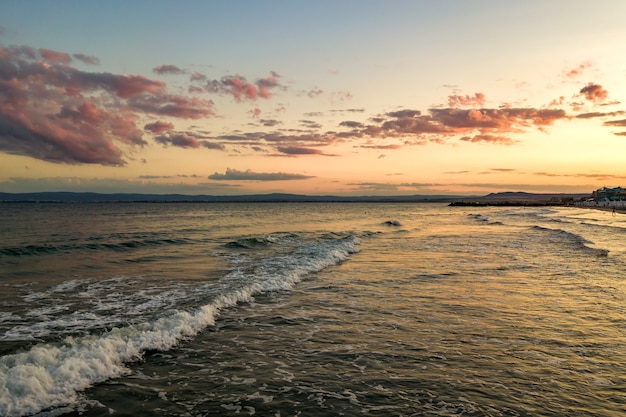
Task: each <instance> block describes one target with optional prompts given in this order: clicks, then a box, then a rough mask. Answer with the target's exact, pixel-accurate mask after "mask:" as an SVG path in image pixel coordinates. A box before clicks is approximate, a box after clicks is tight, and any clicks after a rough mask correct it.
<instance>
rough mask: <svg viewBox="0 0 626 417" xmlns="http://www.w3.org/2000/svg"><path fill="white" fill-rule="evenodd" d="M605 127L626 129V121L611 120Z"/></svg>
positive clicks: (605, 123)
mask: <svg viewBox="0 0 626 417" xmlns="http://www.w3.org/2000/svg"><path fill="white" fill-rule="evenodd" d="M604 125H605V126H624V127H626V119H622V120H611V121H608V122H604Z"/></svg>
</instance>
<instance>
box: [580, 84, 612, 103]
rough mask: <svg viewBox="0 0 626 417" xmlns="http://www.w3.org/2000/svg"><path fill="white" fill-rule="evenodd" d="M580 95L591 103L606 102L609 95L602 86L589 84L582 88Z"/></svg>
mask: <svg viewBox="0 0 626 417" xmlns="http://www.w3.org/2000/svg"><path fill="white" fill-rule="evenodd" d="M580 94H582V95H584V96H585V98H586V99H587V100H589V101H604V100H605V99H606V98H607V96H608V94H609V93H608V92H607V91H606V90H605V89H604V88H602V86H601V85H599V84H594V83H589V84H587V85H586V86H584V87H583V88H581V90H580Z"/></svg>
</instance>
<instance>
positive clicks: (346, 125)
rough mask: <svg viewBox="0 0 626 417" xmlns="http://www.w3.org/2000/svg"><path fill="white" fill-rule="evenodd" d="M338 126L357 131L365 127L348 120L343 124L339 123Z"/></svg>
mask: <svg viewBox="0 0 626 417" xmlns="http://www.w3.org/2000/svg"><path fill="white" fill-rule="evenodd" d="M339 126H344V127H349V128H351V129H359V128H364V127H365V125H364V124H363V123H360V122H353V121H350V120H346V121H344V122H341V123H339Z"/></svg>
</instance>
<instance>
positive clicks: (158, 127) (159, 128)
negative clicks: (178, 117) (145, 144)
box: [143, 120, 174, 134]
mask: <svg viewBox="0 0 626 417" xmlns="http://www.w3.org/2000/svg"><path fill="white" fill-rule="evenodd" d="M143 129H144V130H147V131H149V132H152V133H157V134H159V133H163V132H167V131H169V130H172V129H174V124H173V123H170V122H162V121H160V120H157V121H156V122H154V123H148V124H147V125H145V126H144V127H143Z"/></svg>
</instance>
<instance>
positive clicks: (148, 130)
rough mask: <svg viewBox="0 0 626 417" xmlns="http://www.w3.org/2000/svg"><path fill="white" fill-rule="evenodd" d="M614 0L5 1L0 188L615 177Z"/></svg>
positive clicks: (440, 185) (623, 107)
mask: <svg viewBox="0 0 626 417" xmlns="http://www.w3.org/2000/svg"><path fill="white" fill-rule="evenodd" d="M625 16H626V2H625V1H615V0H596V1H588V0H584V1H582V0H559V1H548V0H530V1H529V0H526V1H519V2H513V1H495V0H493V1H477V0H457V1H448V0H437V1H430V0H429V1H417V0H405V1H398V0H385V1H382V0H380V1H371V0H350V1H346V0H333V1H325V0H322V1H293V0H290V1H287V0H285V1H272V0H270V1H226V0H224V1H208V0H207V1H201V0H198V1H186V0H177V1H169V0H168V1H117V0H115V1H101V2H95V1H63V0H56V1H40V0H38V1H32V0H20V1H3V2H0V191H1V192H33V191H94V192H104V193H111V192H139V193H181V194H212V195H232V194H251V193H270V192H287V193H297V194H310V195H326V194H332V195H409V194H410V195H413V194H464V195H468V194H472V195H482V194H486V193H489V192H499V191H527V192H565V193H578V192H591V191H592V190H594V189H596V188H599V187H601V186H605V185H606V186H618V185H622V186H626V24H625V23H624V17H625Z"/></svg>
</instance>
